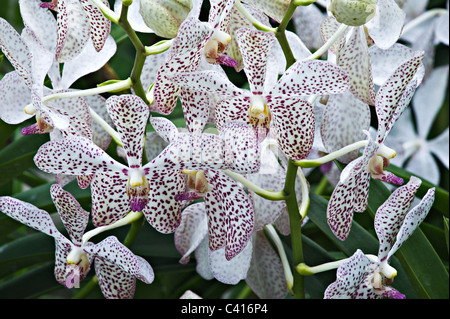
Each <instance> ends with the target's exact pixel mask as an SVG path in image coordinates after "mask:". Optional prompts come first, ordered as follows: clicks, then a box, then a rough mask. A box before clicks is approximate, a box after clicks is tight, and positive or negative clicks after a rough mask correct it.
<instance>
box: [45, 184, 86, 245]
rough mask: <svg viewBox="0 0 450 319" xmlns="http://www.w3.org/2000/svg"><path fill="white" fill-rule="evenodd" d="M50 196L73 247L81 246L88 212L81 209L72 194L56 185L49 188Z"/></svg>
mask: <svg viewBox="0 0 450 319" xmlns="http://www.w3.org/2000/svg"><path fill="white" fill-rule="evenodd" d="M50 194H51V196H52V200H53V203H54V204H55V207H56V209H57V210H58V213H59V216H60V218H61V220H62V221H63V223H64V226H65V227H66V229H67V232H68V233H69V236H70V239H71V240H72V242H73V243H74V244H75V245H77V246H81V244H82V237H83V234H84V231H85V229H86V226H87V224H88V222H89V212H87V211H85V210H84V209H83V208H82V207H81V205H80V204H79V203H78V201H77V200H76V199H75V198H74V197H73V196H72V194H70V193H69V192H67V191H65V190H64V189H63V188H62V187H61V186H60V185H58V184H53V185H52V186H51V187H50Z"/></svg>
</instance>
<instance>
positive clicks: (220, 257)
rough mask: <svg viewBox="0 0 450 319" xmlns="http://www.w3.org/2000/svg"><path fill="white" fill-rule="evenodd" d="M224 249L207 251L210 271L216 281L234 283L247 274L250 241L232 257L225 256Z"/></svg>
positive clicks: (250, 256)
mask: <svg viewBox="0 0 450 319" xmlns="http://www.w3.org/2000/svg"><path fill="white" fill-rule="evenodd" d="M225 256H226V249H225V248H221V249H218V250H215V251H211V250H210V251H209V265H210V268H211V273H212V274H213V276H214V278H216V279H217V280H218V281H220V282H223V283H225V284H229V285H235V284H237V283H238V282H239V281H241V280H243V279H245V277H246V276H247V272H248V269H249V267H250V262H251V259H252V242H251V241H249V242H248V243H247V245H246V246H245V248H244V249H243V250H242V251H241V252H240V254H239V255H237V256H236V257H234V258H233V259H231V260H230V259H228V258H225Z"/></svg>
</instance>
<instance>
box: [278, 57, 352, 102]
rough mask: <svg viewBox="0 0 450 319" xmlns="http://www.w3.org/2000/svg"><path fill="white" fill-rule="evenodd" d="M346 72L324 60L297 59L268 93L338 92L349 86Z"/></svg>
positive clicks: (292, 94)
mask: <svg viewBox="0 0 450 319" xmlns="http://www.w3.org/2000/svg"><path fill="white" fill-rule="evenodd" d="M349 84H350V81H349V78H348V75H347V74H346V72H344V71H343V70H342V69H340V68H339V67H337V66H335V65H333V64H332V63H329V62H326V61H316V60H312V61H311V60H308V61H297V62H296V63H294V64H293V65H292V66H291V67H290V68H289V69H288V70H286V72H285V73H284V75H283V76H282V77H281V78H280V80H279V81H278V83H277V85H276V86H275V87H274V88H273V90H272V91H271V92H270V93H269V95H272V96H279V95H283V96H284V95H289V96H301V95H314V94H338V93H342V92H345V91H346V90H348V88H349Z"/></svg>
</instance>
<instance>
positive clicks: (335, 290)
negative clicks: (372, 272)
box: [324, 249, 371, 299]
mask: <svg viewBox="0 0 450 319" xmlns="http://www.w3.org/2000/svg"><path fill="white" fill-rule="evenodd" d="M369 265H371V261H370V260H369V259H368V258H367V257H366V256H365V255H364V253H363V252H362V251H361V250H359V249H358V250H357V251H356V252H355V253H354V254H353V256H351V257H350V258H349V259H348V260H346V261H345V262H344V263H343V264H342V265H341V266H339V268H338V270H337V272H336V281H335V282H333V283H332V284H330V285H329V286H328V287H327V289H326V290H325V294H324V299H351V298H353V297H354V295H355V293H356V291H357V289H358V288H359V286H360V285H361V283H362V282H364V280H365V278H366V276H367V271H366V269H367V267H368V266H369Z"/></svg>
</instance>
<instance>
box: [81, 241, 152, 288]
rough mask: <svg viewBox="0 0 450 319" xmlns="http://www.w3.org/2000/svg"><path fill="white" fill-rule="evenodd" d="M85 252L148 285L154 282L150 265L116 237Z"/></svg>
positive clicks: (87, 248) (90, 247) (88, 248)
mask: <svg viewBox="0 0 450 319" xmlns="http://www.w3.org/2000/svg"><path fill="white" fill-rule="evenodd" d="M85 250H86V251H87V252H90V253H92V254H94V255H95V256H96V257H97V258H101V259H103V260H106V261H109V262H110V263H113V264H114V265H115V266H117V267H119V268H120V269H122V270H123V271H125V272H127V273H129V274H130V275H133V276H135V277H136V278H138V279H139V280H142V281H143V282H145V283H147V284H150V283H152V282H153V279H154V273H153V269H152V267H151V266H150V264H149V263H148V262H147V261H146V260H145V259H143V258H142V257H139V256H136V255H135V254H133V252H132V251H131V250H129V249H128V248H127V247H125V246H124V245H123V244H122V243H121V242H120V241H119V240H118V239H117V238H116V237H114V236H110V237H107V238H106V239H104V240H102V241H101V242H99V243H98V244H96V245H93V246H89V247H86V248H85Z"/></svg>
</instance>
